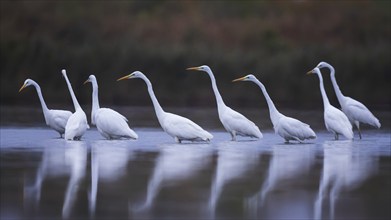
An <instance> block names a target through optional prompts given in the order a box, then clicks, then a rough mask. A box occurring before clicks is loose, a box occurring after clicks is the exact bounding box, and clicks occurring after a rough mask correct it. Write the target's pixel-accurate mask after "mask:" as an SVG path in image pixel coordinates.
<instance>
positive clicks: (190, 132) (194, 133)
mask: <svg viewBox="0 0 391 220" xmlns="http://www.w3.org/2000/svg"><path fill="white" fill-rule="evenodd" d="M165 130H166V132H167V133H169V134H171V135H173V136H177V137H181V138H185V139H194V138H208V139H211V138H212V137H213V136H212V135H211V134H210V133H209V132H207V131H205V130H204V129H202V128H201V127H200V126H199V125H197V124H196V123H194V122H193V121H191V120H189V119H187V118H185V117H182V116H179V115H175V114H172V113H167V115H166V116H165Z"/></svg>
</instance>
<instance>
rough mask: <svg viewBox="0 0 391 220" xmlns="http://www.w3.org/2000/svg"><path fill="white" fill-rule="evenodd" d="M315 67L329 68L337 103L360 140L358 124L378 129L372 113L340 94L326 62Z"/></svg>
mask: <svg viewBox="0 0 391 220" xmlns="http://www.w3.org/2000/svg"><path fill="white" fill-rule="evenodd" d="M316 67H318V68H319V69H321V68H323V67H326V68H329V70H330V77H331V82H332V83H333V87H334V91H335V94H336V95H337V98H338V102H339V104H340V105H341V109H342V111H343V112H344V113H345V114H346V116H347V117H348V118H349V120H350V122H351V123H352V124H354V125H356V127H357V130H358V135H359V136H360V139H361V131H360V122H362V123H365V124H369V125H372V126H373V127H376V128H380V126H381V125H380V122H379V120H378V119H377V118H376V117H375V116H374V115H373V114H372V112H370V111H369V110H368V108H367V107H365V105H364V104H362V103H361V102H359V101H357V100H354V99H352V98H350V97H347V96H344V95H343V94H342V92H341V90H340V89H339V86H338V84H337V80H336V79H335V70H334V68H333V67H332V66H331V65H330V64H328V63H326V62H320V63H319V64H318V66H316Z"/></svg>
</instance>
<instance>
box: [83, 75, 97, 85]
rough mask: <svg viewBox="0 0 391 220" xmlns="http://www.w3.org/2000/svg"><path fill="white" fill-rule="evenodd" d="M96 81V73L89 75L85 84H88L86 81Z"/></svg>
mask: <svg viewBox="0 0 391 220" xmlns="http://www.w3.org/2000/svg"><path fill="white" fill-rule="evenodd" d="M94 81H96V78H95V76H94V75H90V76H89V77H88V79H87V80H86V81H85V82H84V83H83V84H86V83H89V82H94Z"/></svg>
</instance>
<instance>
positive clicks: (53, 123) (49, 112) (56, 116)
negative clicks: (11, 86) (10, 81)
mask: <svg viewBox="0 0 391 220" xmlns="http://www.w3.org/2000/svg"><path fill="white" fill-rule="evenodd" d="M31 85H32V86H34V87H35V90H37V94H38V97H39V100H40V101H41V106H42V111H43V116H44V117H45V122H46V125H48V126H49V127H51V128H53V129H54V130H55V131H57V132H58V133H59V134H60V137H62V135H63V134H64V132H65V125H66V124H67V121H68V118H69V117H70V116H71V115H72V112H70V111H66V110H56V109H48V107H47V106H46V103H45V100H44V99H43V96H42V92H41V87H40V86H39V85H38V83H36V82H35V81H34V80H32V79H26V81H24V84H23V86H22V87H20V89H19V92H21V91H22V90H23V89H24V88H26V87H27V86H31Z"/></svg>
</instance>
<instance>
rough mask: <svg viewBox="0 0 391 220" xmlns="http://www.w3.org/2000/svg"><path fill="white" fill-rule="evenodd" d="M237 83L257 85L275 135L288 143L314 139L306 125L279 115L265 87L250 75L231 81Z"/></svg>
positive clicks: (311, 131) (312, 133)
mask: <svg viewBox="0 0 391 220" xmlns="http://www.w3.org/2000/svg"><path fill="white" fill-rule="evenodd" d="M237 81H252V82H254V83H255V84H257V85H258V86H259V87H260V88H261V90H262V93H263V95H264V96H265V98H266V102H267V105H268V106H269V113H270V120H271V121H272V123H273V128H274V131H275V132H276V134H278V135H280V136H281V137H282V138H284V139H285V141H286V142H287V143H288V142H289V141H290V140H296V141H299V142H302V141H304V140H305V139H315V138H316V134H315V132H314V131H313V130H312V129H311V128H310V126H309V125H308V124H305V123H303V122H301V121H299V120H297V119H294V118H291V117H287V116H285V115H283V114H281V113H280V112H279V111H278V110H277V108H276V107H275V106H274V103H273V101H272V99H271V98H270V96H269V94H268V93H267V91H266V88H265V86H264V85H263V84H262V83H261V82H260V81H259V80H258V79H257V78H256V77H255V76H254V75H252V74H250V75H247V76H244V77H241V78H238V79H235V80H233V81H232V82H237Z"/></svg>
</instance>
